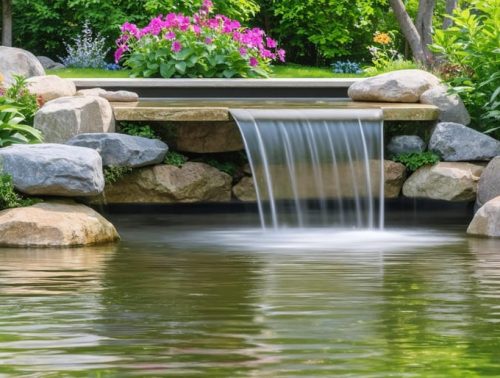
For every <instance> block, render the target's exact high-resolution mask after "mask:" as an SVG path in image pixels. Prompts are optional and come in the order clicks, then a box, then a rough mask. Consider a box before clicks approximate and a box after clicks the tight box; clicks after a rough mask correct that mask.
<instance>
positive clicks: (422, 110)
mask: <svg viewBox="0 0 500 378" xmlns="http://www.w3.org/2000/svg"><path fill="white" fill-rule="evenodd" d="M112 107H113V111H114V114H115V119H116V120H117V121H186V122H188V121H228V120H231V116H230V115H229V109H230V108H262V109H273V108H274V109H283V108H286V109H288V108H292V109H300V108H304V109H339V108H343V109H353V110H356V109H382V111H383V113H384V120H386V121H433V120H436V119H437V118H438V116H439V109H438V108H437V107H436V106H433V105H422V104H393V103H374V102H354V101H284V102H283V101H263V100H252V101H235V100H218V101H208V100H167V101H141V102H135V103H112Z"/></svg>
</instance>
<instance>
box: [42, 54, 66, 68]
mask: <svg viewBox="0 0 500 378" xmlns="http://www.w3.org/2000/svg"><path fill="white" fill-rule="evenodd" d="M36 58H37V59H38V60H39V61H40V63H41V64H42V66H43V68H44V69H46V70H59V69H62V68H66V66H65V65H64V64H62V63H58V62H55V61H53V60H52V59H50V58H49V57H48V56H43V55H42V56H37V57H36Z"/></svg>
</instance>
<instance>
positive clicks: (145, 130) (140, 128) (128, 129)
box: [120, 122, 158, 139]
mask: <svg viewBox="0 0 500 378" xmlns="http://www.w3.org/2000/svg"><path fill="white" fill-rule="evenodd" d="M120 131H121V132H122V133H124V134H128V135H133V136H139V137H143V138H149V139H158V136H157V135H156V133H155V131H154V130H153V129H152V128H151V126H149V125H146V124H141V123H134V122H121V123H120Z"/></svg>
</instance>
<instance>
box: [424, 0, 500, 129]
mask: <svg viewBox="0 0 500 378" xmlns="http://www.w3.org/2000/svg"><path fill="white" fill-rule="evenodd" d="M452 19H453V22H454V25H453V26H452V27H450V28H448V29H446V30H436V32H435V34H434V44H433V45H432V46H431V49H432V50H433V51H434V52H436V53H438V54H440V55H441V57H442V58H443V59H445V63H444V64H442V66H441V74H442V76H443V78H444V79H445V80H446V81H447V82H448V83H449V84H450V85H451V87H452V91H453V92H454V93H457V94H459V95H460V97H461V98H462V99H463V101H464V103H465V105H466V107H467V110H468V111H469V113H470V115H471V117H472V125H473V126H474V127H475V128H477V129H479V130H482V131H485V132H495V135H496V136H497V137H500V132H499V129H500V126H498V125H499V123H500V0H471V1H469V2H467V4H464V6H463V7H460V8H458V9H456V11H455V13H454V15H453V17H452Z"/></svg>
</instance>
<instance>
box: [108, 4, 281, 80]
mask: <svg viewBox="0 0 500 378" xmlns="http://www.w3.org/2000/svg"><path fill="white" fill-rule="evenodd" d="M211 10H212V2H211V1H210V0H205V1H204V2H203V6H202V8H201V9H200V10H199V11H198V12H197V13H195V14H194V15H193V16H191V17H189V16H185V15H183V14H182V13H177V14H176V13H169V14H167V15H166V16H165V17H163V16H161V15H160V16H158V17H155V18H153V19H152V20H151V21H150V22H149V24H148V25H147V26H146V27H144V28H142V29H140V28H139V27H137V25H135V24H131V23H128V22H127V23H125V24H123V25H122V27H121V31H122V35H121V36H120V38H119V39H118V40H117V46H118V48H117V49H116V52H115V61H116V63H118V62H120V61H121V60H123V61H124V65H125V66H128V67H129V68H130V69H131V74H132V76H133V77H165V78H170V77H224V78H232V77H267V76H268V74H269V72H270V65H271V62H273V61H275V60H280V61H282V62H283V61H284V60H285V51H284V50H282V49H279V48H278V43H277V41H275V40H274V39H272V38H270V37H268V36H267V35H266V34H265V32H264V31H263V30H261V29H259V28H245V27H242V26H241V24H240V23H239V22H238V21H235V20H232V19H230V18H228V17H226V16H224V15H220V14H219V15H215V16H214V17H211V16H210V13H211Z"/></svg>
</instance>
